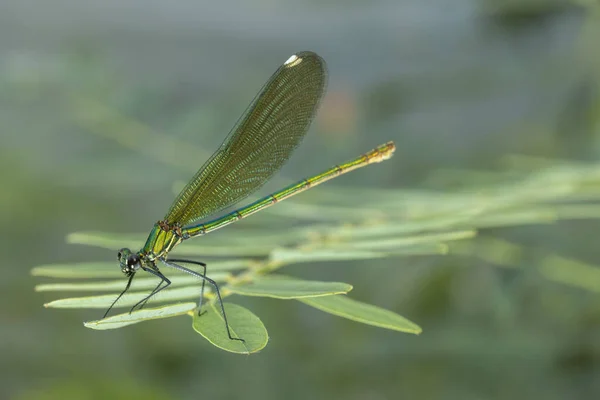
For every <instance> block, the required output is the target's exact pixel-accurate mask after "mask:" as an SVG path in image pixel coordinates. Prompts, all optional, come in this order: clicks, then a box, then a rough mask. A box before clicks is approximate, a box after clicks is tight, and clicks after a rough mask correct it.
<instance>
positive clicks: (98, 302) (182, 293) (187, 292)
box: [44, 286, 210, 308]
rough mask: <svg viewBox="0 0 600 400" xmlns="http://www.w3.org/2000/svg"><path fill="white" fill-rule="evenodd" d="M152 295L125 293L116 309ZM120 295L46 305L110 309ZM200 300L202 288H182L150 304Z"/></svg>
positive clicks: (62, 300) (77, 298)
mask: <svg viewBox="0 0 600 400" xmlns="http://www.w3.org/2000/svg"><path fill="white" fill-rule="evenodd" d="M204 292H205V293H209V292H210V290H209V289H208V288H206V289H205V290H204ZM148 294H150V292H149V291H145V292H134V293H129V292H127V293H125V294H124V295H123V297H121V299H120V300H119V302H118V303H117V304H115V307H131V306H133V305H134V304H136V303H137V302H138V301H140V300H142V299H143V298H144V297H146V296H148ZM117 296H118V294H116V293H113V294H103V295H99V296H85V297H70V298H66V299H60V300H54V301H51V302H50V303H46V304H44V307H47V308H108V307H109V306H110V305H111V304H112V302H113V301H115V299H116V298H117ZM192 298H197V299H199V298H200V287H194V286H190V287H182V288H176V289H166V290H163V291H162V292H160V293H159V294H157V295H155V296H153V297H152V298H150V300H148V303H150V304H151V303H164V302H166V301H173V300H183V299H192Z"/></svg>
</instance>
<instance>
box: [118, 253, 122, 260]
mask: <svg viewBox="0 0 600 400" xmlns="http://www.w3.org/2000/svg"><path fill="white" fill-rule="evenodd" d="M121 255H122V254H121V252H120V251H119V252H118V253H117V259H118V260H120V259H121Z"/></svg>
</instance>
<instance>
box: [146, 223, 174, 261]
mask: <svg viewBox="0 0 600 400" xmlns="http://www.w3.org/2000/svg"><path fill="white" fill-rule="evenodd" d="M180 232H181V229H178V228H171V227H169V226H166V225H165V224H164V223H162V221H160V222H157V223H156V224H154V227H153V228H152V231H151V232H150V234H149V235H148V239H146V244H145V245H144V247H143V248H142V250H140V253H139V254H140V256H142V259H146V260H148V261H154V260H155V259H157V258H159V257H165V258H166V256H167V253H168V252H169V251H171V249H173V248H174V247H175V246H177V245H178V244H179V243H181V241H182V240H183V239H182V236H181V234H180Z"/></svg>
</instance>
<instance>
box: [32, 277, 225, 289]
mask: <svg viewBox="0 0 600 400" xmlns="http://www.w3.org/2000/svg"><path fill="white" fill-rule="evenodd" d="M230 276H231V274H229V273H227V272H215V273H214V274H210V278H212V279H213V280H215V281H217V282H224V281H226V280H227V278H229V277H230ZM170 280H171V283H172V285H173V287H178V286H190V285H194V286H196V287H198V285H200V284H201V282H202V280H201V279H199V278H197V277H195V276H190V275H176V276H172V277H170ZM126 282H127V280H126V279H125V278H123V279H119V280H113V281H94V282H84V283H79V282H78V283H71V282H60V283H43V284H40V285H36V287H35V290H36V292H57V291H70V292H74V291H107V290H110V291H114V290H123V289H124V288H125V284H126ZM158 282H159V280H158V279H157V278H155V277H148V278H139V279H134V280H133V282H132V284H131V288H130V290H132V291H136V290H143V289H149V290H152V289H154V288H155V287H156V285H157V284H158Z"/></svg>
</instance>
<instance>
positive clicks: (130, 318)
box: [83, 303, 196, 330]
mask: <svg viewBox="0 0 600 400" xmlns="http://www.w3.org/2000/svg"><path fill="white" fill-rule="evenodd" d="M195 308H196V303H181V304H171V305H168V306H163V307H156V308H144V309H142V310H137V311H134V312H132V313H123V314H119V315H114V316H112V317H108V318H104V319H101V320H97V321H89V322H84V323H83V325H84V326H86V327H87V328H91V329H98V330H105V329H117V328H122V327H124V326H127V325H132V324H137V323H138V322H142V321H149V320H152V319H160V318H169V317H175V316H177V315H183V314H188V313H189V312H191V311H193V310H194V309H195Z"/></svg>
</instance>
